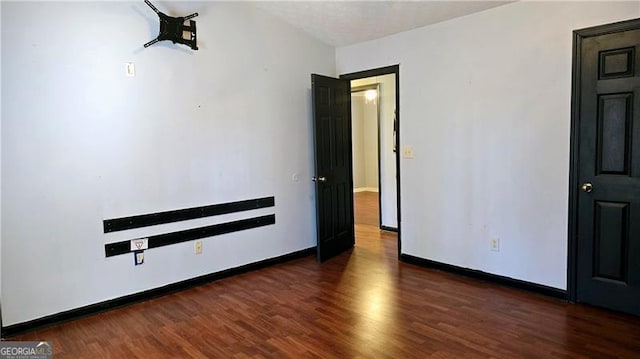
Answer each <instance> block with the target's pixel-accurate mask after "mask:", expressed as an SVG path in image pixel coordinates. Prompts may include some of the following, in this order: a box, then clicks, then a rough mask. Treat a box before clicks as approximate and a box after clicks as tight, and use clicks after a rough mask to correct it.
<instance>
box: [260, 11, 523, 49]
mask: <svg viewBox="0 0 640 359" xmlns="http://www.w3.org/2000/svg"><path fill="white" fill-rule="evenodd" d="M509 2H511V1H335V0H334V1H263V2H257V3H256V6H257V7H259V8H261V9H263V10H265V11H267V12H269V13H271V14H273V15H275V16H276V17H279V18H280V19H282V20H284V21H285V22H287V23H289V24H291V25H293V26H295V27H297V28H299V29H302V30H304V31H305V32H307V33H309V34H310V35H312V36H313V37H315V38H318V39H320V40H321V41H323V42H325V43H327V44H329V45H333V46H345V45H351V44H355V43H358V42H362V41H367V40H373V39H378V38H381V37H384V36H387V35H391V34H396V33H399V32H402V31H407V30H411V29H415V28H419V27H423V26H426V25H431V24H435V23H437V22H441V21H445V20H449V19H453V18H456V17H459V16H464V15H468V14H472V13H475V12H479V11H483V10H486V9H490V8H492V7H496V6H500V5H504V4H507V3H509Z"/></svg>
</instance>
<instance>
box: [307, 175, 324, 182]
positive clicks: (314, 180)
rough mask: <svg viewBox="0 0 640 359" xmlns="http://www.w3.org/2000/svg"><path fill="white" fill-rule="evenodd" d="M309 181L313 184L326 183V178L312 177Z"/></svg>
mask: <svg viewBox="0 0 640 359" xmlns="http://www.w3.org/2000/svg"><path fill="white" fill-rule="evenodd" d="M311 180H312V181H313V182H327V178H326V177H315V176H314V177H313V178H311Z"/></svg>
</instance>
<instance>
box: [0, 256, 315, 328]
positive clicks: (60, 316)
mask: <svg viewBox="0 0 640 359" xmlns="http://www.w3.org/2000/svg"><path fill="white" fill-rule="evenodd" d="M315 254H316V247H311V248H307V249H302V250H299V251H296V252H292V253H288V254H285V255H282V256H279V257H274V258H268V259H264V260H261V261H258V262H254V263H249V264H245V265H242V266H239V267H235V268H230V269H225V270H223V271H220V272H215V273H211V274H205V275H203V276H200V277H195V278H191V279H187V280H184V281H181V282H177V283H172V284H168V285H165V286H163V287H159V288H154V289H149V290H146V291H144V292H140V293H135V294H130V295H125V296H124V297H120V298H116V299H111V300H107V301H104V302H100V303H96V304H91V305H87V306H85V307H80V308H76V309H71V310H68V311H65V312H61V313H57V314H52V315H48V316H46V317H43V318H38V319H34V320H30V321H28V322H23V323H18V324H12V325H8V326H6V327H2V332H1V337H2V338H8V337H12V336H16V335H18V334H22V333H26V332H30V331H33V330H36V329H41V328H44V327H49V326H53V325H56V324H60V323H64V322H68V321H72V320H75V319H80V318H82V317H86V316H89V315H92V314H97V313H101V312H105V311H108V310H111V309H115V308H119V307H123V306H126V305H130V304H134V303H138V302H143V301H145V300H149V299H153V298H157V297H161V296H164V295H167V294H171V293H174V292H179V291H182V290H185V289H189V288H192V287H196V286H199V285H202V284H206V283H209V282H213V281H216V280H220V279H223V278H228V277H231V276H234V275H238V274H242V273H246V272H250V271H255V270H258V269H262V268H266V267H269V266H273V265H276V264H280V263H284V262H288V261H291V260H294V259H298V258H303V257H308V256H310V255H315Z"/></svg>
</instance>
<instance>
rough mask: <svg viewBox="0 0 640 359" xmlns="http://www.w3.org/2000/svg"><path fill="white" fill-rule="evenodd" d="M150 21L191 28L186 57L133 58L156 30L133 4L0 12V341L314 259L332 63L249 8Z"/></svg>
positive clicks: (13, 5)
mask: <svg viewBox="0 0 640 359" xmlns="http://www.w3.org/2000/svg"><path fill="white" fill-rule="evenodd" d="M156 5H157V6H158V7H159V8H161V10H162V11H164V12H166V13H169V14H175V15H186V14H189V13H191V12H195V11H197V12H199V14H200V16H199V17H197V18H196V19H195V20H196V22H197V28H198V45H199V47H200V50H198V51H192V50H190V49H189V48H187V47H185V46H182V45H173V44H171V43H166V42H165V43H158V44H156V45H153V46H152V47H150V48H147V49H143V48H142V45H143V44H144V43H145V42H147V41H149V40H151V39H152V38H154V37H155V36H156V35H157V27H158V19H157V17H156V15H155V14H154V13H153V12H152V11H151V9H149V8H148V7H147V6H146V5H145V4H144V3H143V2H134V3H124V2H87V3H82V2H69V3H51V2H42V3H33V2H8V3H7V2H2V5H1V6H2V74H3V77H2V105H3V106H2V224H3V225H2V268H1V269H2V311H3V312H2V315H3V325H5V326H6V325H11V324H16V323H20V322H24V321H28V320H31V319H35V318H39V317H43V316H46V315H49V314H53V313H57V312H60V311H64V310H68V309H72V308H77V307H80V306H84V305H88V304H91V303H96V302H100V301H104V300H108V299H111V298H116V297H120V296H123V295H127V294H130V293H135V292H140V291H143V290H146V289H150V288H155V287H159V286H162V285H165V284H169V283H173V282H177V281H181V280H184V279H188V278H192V277H195V276H199V275H203V274H207V273H212V272H216V271H220V270H223V269H227V268H230V267H236V266H239V265H243V264H246V263H250V262H255V261H259V260H262V259H265V258H271V257H276V256H279V255H282V254H286V253H290V252H294V251H297V250H300V249H304V248H309V247H312V246H314V245H315V212H314V211H315V210H314V194H313V193H314V192H313V185H312V182H311V181H310V180H309V179H310V178H311V176H312V173H313V172H312V170H313V154H312V146H311V142H312V126H311V106H310V74H311V73H314V72H315V73H321V74H327V75H334V74H335V53H334V49H333V48H332V47H329V46H327V45H324V44H322V43H321V42H319V41H317V40H314V39H311V38H310V37H308V36H307V35H305V34H303V33H302V32H299V31H297V30H294V29H293V28H291V27H289V26H288V25H285V24H283V23H281V22H279V21H278V20H276V19H275V18H273V17H271V16H270V15H266V14H265V13H262V12H261V11H260V10H256V9H255V8H254V7H253V6H252V5H251V4H247V3H218V2H211V3H183V2H180V3H169V2H163V3H159V4H156ZM126 62H134V63H135V66H136V71H137V74H136V76H135V77H126V76H125V66H124V64H125V63H126ZM295 173H297V174H299V178H300V180H299V181H298V182H295V181H293V180H292V178H293V176H292V175H293V174H295ZM271 195H273V196H275V201H276V206H275V208H268V209H262V210H255V211H250V212H245V213H237V214H230V215H224V216H219V217H214V218H205V219H198V220H193V221H188V222H184V223H174V224H168V225H161V226H156V227H149V228H141V229H135V230H130V231H124V232H117V233H112V234H104V233H103V232H102V220H103V219H105V218H113V217H120V216H128V215H133V214H142V213H151V212H157V211H164V210H171V209H178V208H185V207H190V206H199V205H207V204H214V203H222V202H227V201H236V200H244V199H250V198H256V197H262V196H271ZM272 212H275V214H276V224H275V225H272V226H267V227H262V228H258V229H252V230H247V231H242V232H236V233H232V234H228V235H222V236H216V237H212V238H207V239H205V240H204V253H203V254H202V255H198V256H195V255H194V254H193V243H192V242H186V243H181V244H176V245H171V246H165V247H161V248H157V249H152V250H149V251H147V252H146V260H145V264H144V265H142V266H139V267H134V266H133V258H132V256H130V255H123V256H116V257H111V258H105V255H104V244H105V243H107V242H114V241H120V240H127V239H131V238H137V237H142V236H147V235H152V234H159V233H165V232H170V231H174V230H179V229H186V228H193V227H197V226H201V225H206V224H213V223H219V222H226V221H229V220H233V219H240V218H248V217H253V216H257V215H262V214H268V213H272Z"/></svg>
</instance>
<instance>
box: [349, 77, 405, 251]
mask: <svg viewBox="0 0 640 359" xmlns="http://www.w3.org/2000/svg"><path fill="white" fill-rule="evenodd" d="M389 74H395V75H396V141H395V142H396V143H395V148H396V192H397V196H396V202H397V203H396V205H397V208H396V216H397V219H398V220H397V223H398V231H397V233H398V259H400V254H401V253H402V250H401V249H402V239H401V236H402V229H401V228H402V225H401V223H402V222H401V214H400V203H401V199H400V65H392V66H387V67H380V68H376V69H370V70H364V71H358V72H353V73H348V74H343V75H340V78H341V79H346V80H350V81H351V80H359V79H364V78H367V77H374V76H383V75H389ZM379 158H380V155H379V153H378V159H379ZM378 171H380V170H379V168H378ZM378 173H379V172H378Z"/></svg>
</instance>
